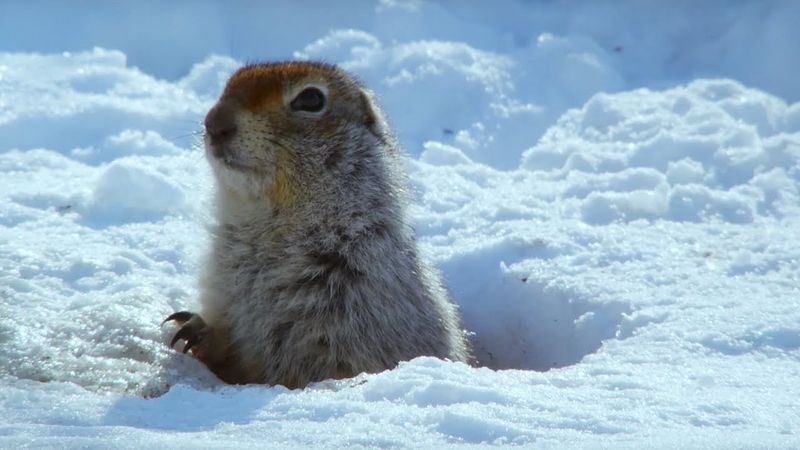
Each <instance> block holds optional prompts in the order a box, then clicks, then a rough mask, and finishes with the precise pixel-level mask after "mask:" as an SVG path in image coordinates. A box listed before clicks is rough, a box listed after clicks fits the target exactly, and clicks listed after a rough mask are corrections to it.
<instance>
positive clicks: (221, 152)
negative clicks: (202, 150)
mask: <svg viewBox="0 0 800 450" xmlns="http://www.w3.org/2000/svg"><path fill="white" fill-rule="evenodd" d="M208 150H209V153H211V156H212V157H213V158H214V159H216V160H217V161H219V162H220V163H222V164H223V165H224V166H225V167H227V168H230V169H234V170H239V171H243V172H244V171H248V172H249V171H252V170H253V168H252V167H250V166H249V165H247V164H245V163H244V162H242V160H241V159H239V158H237V157H236V156H235V155H234V154H233V151H231V149H229V148H226V147H225V146H222V145H213V144H212V145H209V146H208Z"/></svg>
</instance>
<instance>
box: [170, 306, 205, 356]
mask: <svg viewBox="0 0 800 450" xmlns="http://www.w3.org/2000/svg"><path fill="white" fill-rule="evenodd" d="M170 320H174V321H175V322H177V323H178V325H179V326H180V329H179V330H178V331H177V332H176V333H175V335H174V336H172V340H170V342H169V346H170V347H175V343H177V342H178V341H180V340H184V341H186V344H185V345H184V346H183V353H188V352H189V350H192V354H194V355H195V356H196V357H201V355H202V354H203V353H204V349H203V347H204V346H207V345H208V338H209V333H210V331H211V328H210V327H209V326H208V325H206V323H205V322H204V321H203V318H202V317H200V316H199V315H197V314H195V313H193V312H189V311H179V312H176V313H172V314H170V316H169V317H167V318H166V319H164V322H163V323H162V325H163V324H164V323H166V322H169V321H170Z"/></svg>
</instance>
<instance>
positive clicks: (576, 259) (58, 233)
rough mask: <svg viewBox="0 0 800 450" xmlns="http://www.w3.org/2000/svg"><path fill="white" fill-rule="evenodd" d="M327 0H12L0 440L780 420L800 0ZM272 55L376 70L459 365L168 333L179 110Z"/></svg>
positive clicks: (713, 436) (615, 436) (194, 261)
mask: <svg viewBox="0 0 800 450" xmlns="http://www.w3.org/2000/svg"><path fill="white" fill-rule="evenodd" d="M323 5H327V4H323V3H317V4H314V5H313V7H307V6H306V5H304V6H298V5H295V4H294V3H292V2H274V3H267V2H265V3H258V4H253V3H230V2H217V1H211V0H209V1H201V2H169V3H162V2H158V3H157V4H156V3H151V2H136V3H113V4H110V3H96V4H93V3H85V4H81V5H80V6H77V7H76V6H75V5H69V6H65V5H64V4H62V3H61V2H48V1H38V2H33V3H25V4H23V3H20V4H4V6H3V7H2V13H0V43H1V44H0V174H1V176H2V178H3V182H2V183H0V416H2V417H3V420H2V421H0V447H2V448H12V447H25V446H32V447H40V448H41V447H44V448H51V447H70V448H74V447H80V448H83V447H91V448H98V447H99V448H107V447H115V448H116V447H119V448H142V447H153V446H156V445H159V446H163V447H166V448H178V447H189V446H191V447H198V448H229V447H232V446H241V447H244V448H249V447H257V448H265V447H274V448H287V447H292V448H295V447H326V448H343V447H415V448H416V447H423V448H440V447H443V446H465V447H472V446H479V447H488V446H495V445H498V446H499V445H522V446H526V447H531V446H535V447H542V448H551V447H558V448H564V447H566V448H573V447H589V448H595V447H602V448H606V447H615V448H616V447H619V448H643V447H648V448H649V447H654V448H686V447H703V448H756V447H758V448H770V447H773V448H774V447H778V448H787V447H797V446H800V437H798V436H799V435H800V404H799V403H798V402H797V399H798V398H800V383H798V380H800V310H799V309H798V308H797V305H798V300H797V299H798V294H800V292H799V289H798V287H800V191H799V188H800V83H797V81H796V76H795V74H797V73H798V71H800V47H798V46H797V45H796V43H797V42H800V29H798V28H797V27H796V26H795V24H796V23H798V21H800V4H798V3H797V2H793V1H783V2H781V1H765V2H744V1H741V2H740V1H710V2H703V3H702V5H699V4H696V3H695V2H689V1H678V2H664V3H658V4H656V3H652V2H645V3H643V2H626V3H620V2H587V3H583V4H578V3H574V2H560V1H548V2H521V1H515V0H506V1H500V2H493V3H492V6H491V7H490V6H488V4H484V3H478V2H447V3H428V2H423V1H399V0H384V1H380V2H378V3H371V2H367V1H363V2H353V3H352V4H350V5H348V7H347V8H345V7H342V8H341V9H337V10H327V9H326V8H327V6H323ZM154 8H157V9H158V13H157V14H153V10H154ZM44 11H49V12H48V13H47V14H43V12H44ZM276 58H297V59H307V58H311V59H323V60H326V61H330V62H336V63H339V64H341V65H342V66H343V67H345V68H347V69H348V70H350V71H352V72H353V73H355V74H356V75H357V76H358V77H360V78H361V79H362V80H363V81H364V82H365V83H366V84H367V85H368V86H370V87H371V88H373V89H374V90H375V91H376V93H377V96H378V99H379V101H380V102H381V104H382V106H383V107H384V108H385V110H386V112H387V115H388V116H389V118H390V120H391V122H392V124H393V126H394V128H395V129H396V131H397V132H398V136H399V137H400V140H401V142H402V143H403V145H404V147H405V149H406V151H407V153H408V158H407V159H406V168H407V171H408V173H409V175H410V184H411V188H412V190H413V192H414V194H415V195H414V197H415V203H414V205H413V206H412V208H411V211H412V214H413V220H414V226H415V228H416V230H417V233H418V235H419V236H420V245H421V248H422V250H423V252H424V253H425V254H426V255H427V256H428V257H429V258H430V259H431V260H433V261H434V262H435V263H436V265H437V266H438V267H439V268H440V269H441V270H442V272H443V274H444V276H445V279H446V280H447V284H448V288H449V291H450V293H451V295H452V297H453V298H454V299H455V301H456V302H457V303H458V304H459V305H460V307H461V311H462V313H463V316H464V322H465V326H466V328H468V329H469V331H471V332H472V333H473V334H472V340H473V344H474V348H475V352H476V355H477V356H478V358H479V359H480V361H481V367H475V368H473V367H468V366H466V365H463V364H459V363H452V362H447V361H440V360H437V359H433V358H418V359H415V360H413V361H408V362H404V363H402V364H401V365H400V366H399V367H398V368H396V369H393V370H389V371H386V372H384V373H379V374H362V375H359V376H358V377H356V378H354V379H349V380H339V381H331V380H329V381H324V382H321V383H318V384H315V385H313V386H310V387H308V388H306V389H303V390H294V391H291V390H287V389H285V388H283V387H281V386H275V387H268V386H226V385H223V384H221V383H220V382H219V381H218V380H217V379H216V378H215V377H214V376H213V375H211V374H210V373H209V372H208V371H207V370H206V369H205V367H204V366H203V365H202V364H201V363H199V362H198V361H195V360H194V359H192V358H190V357H187V356H185V355H182V354H180V353H178V352H176V351H174V350H171V349H169V348H167V345H166V342H167V341H168V339H169V337H171V334H172V333H173V331H174V328H172V326H171V325H165V326H163V327H161V326H160V323H161V320H163V318H164V317H166V316H167V315H168V314H169V313H171V312H173V311H176V310H180V309H193V308H194V307H195V306H196V303H195V302H196V297H197V295H196V294H197V287H196V283H197V279H196V278H197V273H198V267H199V264H200V262H201V261H202V257H203V255H204V252H205V249H206V247H207V244H208V237H207V225H208V224H209V223H210V220H211V217H210V214H209V210H210V207H209V206H210V205H209V202H210V199H209V194H210V190H211V186H212V185H211V183H212V178H211V175H210V172H209V168H208V167H207V164H206V162H205V160H204V158H203V155H202V152H201V151H200V150H199V148H198V146H199V133H200V131H201V127H200V123H201V120H202V117H203V116H204V114H205V112H206V111H207V109H208V108H209V107H210V105H211V104H212V103H213V102H214V99H215V98H216V96H217V95H218V93H219V91H220V89H221V87H222V86H223V84H224V82H225V80H226V78H227V76H228V75H229V74H230V73H231V72H232V71H233V70H235V69H236V67H238V65H239V64H241V62H246V61H253V60H262V59H276Z"/></svg>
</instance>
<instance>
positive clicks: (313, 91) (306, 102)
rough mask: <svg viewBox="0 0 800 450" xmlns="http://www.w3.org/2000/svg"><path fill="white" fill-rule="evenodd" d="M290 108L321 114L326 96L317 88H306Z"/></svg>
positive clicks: (290, 104)
mask: <svg viewBox="0 0 800 450" xmlns="http://www.w3.org/2000/svg"><path fill="white" fill-rule="evenodd" d="M289 106H291V107H292V109H293V110H295V111H308V112H320V111H322V108H324V107H325V94H323V93H322V91H320V90H319V89H317V88H315V87H310V88H306V89H303V92H301V93H299V94H297V97H295V98H294V100H292V103H289Z"/></svg>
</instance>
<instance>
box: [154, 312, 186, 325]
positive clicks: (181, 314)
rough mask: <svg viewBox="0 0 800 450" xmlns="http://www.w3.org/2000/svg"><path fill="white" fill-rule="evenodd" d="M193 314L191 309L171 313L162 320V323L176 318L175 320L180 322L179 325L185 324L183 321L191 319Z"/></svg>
mask: <svg viewBox="0 0 800 450" xmlns="http://www.w3.org/2000/svg"><path fill="white" fill-rule="evenodd" d="M192 316H194V313H191V312H189V311H178V312H174V313H172V314H170V315H169V317H167V318H166V319H164V321H163V322H161V325H164V324H165V323H167V322H169V321H170V320H174V321H175V322H178V325H183V323H184V322H187V321H188V320H189V319H191V318H192Z"/></svg>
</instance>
